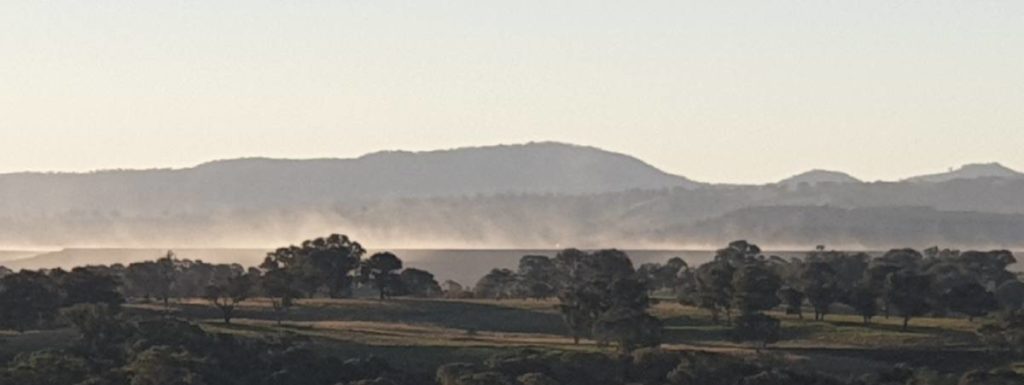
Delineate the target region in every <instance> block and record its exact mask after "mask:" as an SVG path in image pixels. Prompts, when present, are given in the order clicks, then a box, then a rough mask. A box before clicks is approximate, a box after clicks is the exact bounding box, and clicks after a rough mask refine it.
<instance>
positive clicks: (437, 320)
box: [140, 299, 565, 334]
mask: <svg viewBox="0 0 1024 385" xmlns="http://www.w3.org/2000/svg"><path fill="white" fill-rule="evenodd" d="M177 310H178V315H179V316H182V317H185V318H192V319H215V318H219V317H220V311H219V310H217V309H215V308H213V307H211V306H207V305H202V304H182V305H180V306H179V308H178V309H177ZM140 311H143V312H144V311H145V310H140ZM234 318H237V319H253V320H263V321H274V320H276V315H275V314H274V313H273V311H271V310H270V309H269V308H262V307H249V306H243V307H239V308H238V309H237V310H236V311H235V314H234ZM284 318H285V320H287V321H293V322H317V321H363V322H392V323H408V324H426V325H434V326H440V327H445V328H452V329H464V330H476V331H491V332H504V333H543V334H564V333H565V326H564V324H563V323H562V319H561V317H560V316H559V315H558V314H555V313H546V312H540V311H532V310H526V309H519V308H514V307H506V306H501V305H500V304H482V303H473V302H458V301H435V300H416V299H394V300H388V301H383V302H375V301H365V300H352V301H347V300H337V301H330V302H313V303H302V304H299V305H298V306H295V307H293V308H291V309H290V310H289V311H288V313H287V314H286V315H285V317H284Z"/></svg>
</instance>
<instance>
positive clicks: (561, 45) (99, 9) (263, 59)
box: [0, 0, 1024, 183]
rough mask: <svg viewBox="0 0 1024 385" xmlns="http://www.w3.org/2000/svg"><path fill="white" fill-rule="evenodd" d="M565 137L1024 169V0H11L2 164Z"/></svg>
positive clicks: (766, 176)
mask: <svg viewBox="0 0 1024 385" xmlns="http://www.w3.org/2000/svg"><path fill="white" fill-rule="evenodd" d="M547 140H553V141H562V142H570V143H576V144H583V145H591V146H597V147H601V148H605V149H608V150H613V151H617V152H623V153H628V154H630V155H633V156H636V157H639V158H641V159H643V160H645V161H647V162H649V163H651V164H653V165H654V166H657V167H659V168H661V169H663V170H665V171H668V172H671V173H675V174H679V175H684V176H687V177H689V178H691V179H695V180H699V181H706V182H723V183H763V182H770V181H775V180H778V179H781V178H784V177H786V176H789V175H792V174H796V173H798V172H802V171H806V170H808V169H812V168H820V169H836V170H842V171H846V172H849V173H851V174H853V175H854V176H857V177H860V178H862V179H866V180H891V179H899V178H902V177H906V176H910V175H916V174H922V173H931V172H941V171H945V170H946V169H948V168H949V167H952V166H957V165H960V164H964V163H971V162H992V161H997V162H1001V163H1003V164H1004V165H1006V166H1009V167H1012V168H1015V169H1018V170H1024V148H1022V147H1024V1H1019V0H1005V1H995V0H972V1H962V0H960V1H948V0H928V1H909V0H863V1H831V0H807V1H781V0H780V1H765V0H748V1H738V0H737V1H684V0H672V1H615V2H610V1H597V0H586V1H575V0H564V1H550V0H548V1H534V0H517V1H484V0H466V1H443V0H437V1H422V0H420V1H387V0H357V1H340V0H330V1H327V0H305V1H280V0H274V1H271V0H247V1H226V0H189V1H180V0H161V1H157V0H141V1H111V0H90V1H81V0H52V1H39V0H4V1H2V2H0V172H14V171H26V170H32V171H53V170H60V171H88V170H96V169H110V168H152V167H187V166H192V165H195V164H198V163H202V162H204V161H208V160H214V159H224V158H234V157H243V156H270V157H286V158H316V157H354V156H359V155H362V154H364V153H368V152H374V151H378V150H386V149H404V150H430V149H442V148H453V147H461V146H479V145H490V144H499V143H522V142H528V141H547Z"/></svg>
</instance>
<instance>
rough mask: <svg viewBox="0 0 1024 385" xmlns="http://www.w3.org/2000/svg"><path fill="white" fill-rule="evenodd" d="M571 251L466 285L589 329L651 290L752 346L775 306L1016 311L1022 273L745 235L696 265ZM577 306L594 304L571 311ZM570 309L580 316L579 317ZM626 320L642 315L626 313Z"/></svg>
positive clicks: (788, 309)
mask: <svg viewBox="0 0 1024 385" xmlns="http://www.w3.org/2000/svg"><path fill="white" fill-rule="evenodd" d="M581 255H588V254H587V253H584V252H581V251H579V250H574V249H569V250H564V251H562V252H560V253H558V254H557V255H556V256H555V257H554V258H549V257H546V256H539V255H528V256H524V257H522V259H521V260H520V263H519V266H518V269H517V270H515V271H513V270H510V269H494V270H492V271H491V272H489V273H488V274H486V275H485V276H484V277H483V278H481V279H480V280H479V281H478V282H477V284H476V286H475V287H474V292H473V295H474V296H476V297H480V298H493V299H504V298H523V299H543V298H558V299H559V300H560V303H561V305H560V308H561V309H562V311H563V316H564V318H565V319H566V324H567V325H568V328H569V330H570V333H572V334H573V336H574V337H580V336H586V335H590V334H593V331H594V326H595V324H594V323H593V320H595V319H599V318H600V316H598V315H595V314H599V313H601V312H603V311H606V310H608V309H609V306H610V305H607V304H611V303H617V302H616V301H619V300H620V299H622V300H623V301H624V302H625V303H634V304H646V303H649V302H650V296H651V295H652V294H653V293H660V295H661V296H662V297H664V296H666V295H667V296H669V297H670V298H675V299H676V300H677V301H678V302H679V303H682V304H684V305H691V306H696V307H699V308H702V309H705V310H707V311H708V312H709V313H710V314H711V316H712V319H713V320H714V321H716V322H722V323H725V324H728V325H731V326H732V327H733V337H734V338H735V339H736V340H737V341H756V342H760V343H761V345H762V346H763V345H765V344H768V343H771V342H774V341H776V340H777V339H778V338H779V334H780V333H779V332H780V330H779V328H780V326H779V325H780V321H779V320H778V319H777V318H776V317H773V316H770V315H768V313H769V312H770V311H773V310H776V309H779V310H783V311H784V312H785V313H786V314H789V315H792V316H795V317H798V318H803V317H804V313H805V312H807V313H812V314H813V317H814V319H815V320H825V319H826V317H828V315H829V314H832V313H833V312H834V311H836V309H837V308H838V309H841V310H842V311H844V312H848V313H854V314H858V315H859V316H861V318H862V320H863V322H864V323H865V324H869V323H871V322H872V320H873V319H874V318H875V317H877V316H884V317H886V318H889V317H899V318H900V319H902V324H903V328H904V329H906V328H909V327H910V324H911V320H912V319H913V318H915V317H920V316H925V315H930V316H936V317H947V316H953V315H957V314H959V315H961V316H964V317H967V318H969V319H971V320H973V319H974V318H977V317H983V316H986V315H989V314H990V313H993V312H997V311H998V312H999V314H1000V315H1001V316H1006V315H1010V314H1013V313H1014V312H1020V311H1021V309H1022V305H1024V283H1022V282H1021V281H1020V279H1018V277H1017V275H1016V274H1014V273H1013V272H1010V271H1009V270H1008V267H1009V266H1010V265H1012V264H1014V263H1016V258H1015V257H1014V255H1013V253H1012V252H1010V251H1007V250H993V251H962V252H961V251H959V250H951V249H939V248H937V247H932V248H928V249H925V250H922V251H918V250H914V249H909V248H903V249H893V250H890V251H888V252H885V253H884V254H882V255H879V256H874V257H873V256H872V255H869V254H867V253H863V252H843V251H835V250H826V248H825V247H824V246H819V247H817V248H816V250H814V251H812V252H809V253H807V255H806V256H805V257H803V258H789V259H786V258H781V257H778V256H772V255H766V254H765V253H764V252H763V251H762V250H761V248H760V247H758V246H757V245H755V244H752V243H749V242H747V241H735V242H732V243H730V244H729V245H728V246H727V247H725V248H722V249H719V250H717V251H716V252H715V256H714V258H713V259H712V260H711V261H709V262H707V263H704V264H701V265H700V266H696V267H691V266H689V265H688V264H687V263H686V262H685V261H684V260H682V259H680V258H672V259H670V260H668V261H667V262H666V263H664V264H660V263H646V264H642V265H640V266H639V267H638V268H636V269H635V270H634V269H633V266H632V264H630V263H625V262H623V263H619V264H615V263H611V262H608V261H605V259H607V258H608V257H607V256H608V255H619V257H618V259H619V260H624V261H628V257H626V256H625V254H624V253H621V252H618V251H615V250H604V251H597V252H594V253H593V256H590V257H589V258H593V259H595V260H598V261H596V262H593V264H592V265H593V266H598V267H596V268H591V269H597V271H598V272H585V273H582V274H580V273H576V271H577V270H576V269H578V268H579V266H578V265H576V264H575V262H573V261H576V260H579V259H580V257H579V256H581ZM588 266H589V265H588ZM579 277H586V278H585V279H587V280H590V283H589V285H592V286H595V285H596V287H602V286H601V285H613V284H612V282H616V281H617V282H616V283H614V285H620V286H615V288H614V289H613V290H610V291H607V292H603V293H602V292H601V290H599V289H595V288H594V287H588V286H586V285H581V284H580V278H579ZM626 282H629V283H628V284H627V283H626ZM629 285H639V287H643V288H644V289H645V293H643V294H642V295H641V294H639V293H634V291H633V290H632V289H633V288H632V287H629ZM608 287H610V286H608ZM595 297H602V298H603V301H604V302H603V303H602V304H601V305H594V306H584V305H581V303H583V302H581V300H580V299H579V298H595ZM581 306H583V307H586V308H588V309H596V310H587V311H580V310H578V309H579V308H580V307H581ZM645 306H646V305H637V306H634V308H635V309H643V308H645ZM580 314H590V316H589V317H585V318H583V319H584V321H580V318H581V316H580ZM1004 318H1005V317H1004ZM626 324H628V325H633V326H637V325H647V324H646V323H645V322H640V321H639V320H638V319H636V318H634V319H631V320H630V322H627V323H626ZM647 326H650V327H652V328H653V327H654V325H653V324H652V325H647ZM634 333H639V334H647V335H655V334H657V333H656V332H653V331H639V332H634ZM627 334H628V333H627ZM636 338H639V337H636ZM1022 341H1024V340H1022ZM626 345H630V344H628V343H627V344H626Z"/></svg>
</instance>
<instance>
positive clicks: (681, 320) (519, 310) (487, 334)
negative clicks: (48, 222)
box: [133, 299, 1001, 375]
mask: <svg viewBox="0 0 1024 385" xmlns="http://www.w3.org/2000/svg"><path fill="white" fill-rule="evenodd" d="M555 304H556V303H555V302H554V301H534V300H506V301H491V300H440V299H437V300H432V299H396V300H389V301H383V302H382V301H377V300H364V299H351V300H304V301H300V302H299V303H298V305H297V306H296V307H295V308H293V309H292V310H291V311H290V312H289V313H288V314H287V316H286V321H285V322H284V323H283V324H282V325H277V323H276V321H275V319H274V315H273V314H272V312H271V311H270V307H269V303H268V302H266V301H264V300H254V301H248V302H246V303H244V304H243V306H242V307H241V308H240V309H239V310H238V311H237V315H236V320H235V321H234V322H233V324H232V325H225V324H223V322H222V321H221V320H220V318H219V312H217V311H216V310H215V309H213V308H211V307H210V306H208V305H207V304H206V303H205V302H202V301H199V300H193V301H186V302H183V303H179V304H176V305H175V306H174V311H175V312H176V313H177V314H178V315H179V316H182V317H185V318H189V319H192V320H195V321H198V322H201V323H202V324H203V325H204V327H205V328H207V329H208V330H210V331H215V332H223V333H232V334H238V335H247V336H261V335H262V336H266V335H281V336H284V335H287V336H291V337H295V338H301V339H305V340H308V341H309V342H310V343H311V344H312V345H313V346H316V347H318V348H319V349H323V350H324V351H328V352H332V353H337V354H342V355H346V356H353V355H370V354H372V355H377V356H381V357H384V358H387V359H389V360H391V361H392V362H394V363H395V364H396V365H402V367H414V368H421V369H422V370H423V371H432V370H434V368H436V367H437V365H439V364H442V363H446V362H453V361H469V362H473V361H480V360H482V359H484V358H486V357H487V356H489V355H491V354H493V353H495V352H500V351H502V350H504V349H513V348H522V347H530V348H535V349H559V350H567V349H582V350H599V349H601V348H600V347H598V346H596V345H595V344H594V343H592V342H583V343H581V344H580V345H573V343H572V340H571V339H569V338H567V337H565V336H564V332H565V329H564V326H563V324H562V321H561V318H560V316H559V314H558V313H557V311H556V309H555ZM133 308H134V309H135V310H136V311H158V310H161V308H160V306H156V305H134V306H133ZM652 311H653V313H654V314H655V315H657V316H658V317H659V318H661V319H662V320H663V321H664V323H665V347H666V348H668V349H679V350H706V351H715V352H720V353H727V354H736V355H753V354H756V353H755V351H754V350H753V349H752V347H750V346H748V345H743V344H736V343H733V342H731V341H730V340H729V329H728V327H727V326H725V325H722V324H716V323H714V322H712V319H711V317H710V315H709V314H708V313H707V312H706V311H703V310H700V309H696V308H693V307H685V306H681V305H679V304H675V303H662V304H658V305H656V306H654V308H653V309H652ZM773 315H774V316H776V317H778V318H780V319H782V320H783V324H782V326H783V340H782V341H780V342H779V343H778V344H775V345H773V346H772V347H771V348H769V349H768V350H766V352H762V354H772V355H775V356H777V357H779V358H780V359H784V360H787V361H789V362H790V363H791V364H792V365H799V366H806V367H807V368H813V369H815V370H820V371H828V372H833V373H837V374H849V375H856V374H859V373H863V372H868V371H874V370H877V369H882V368H888V367H891V366H892V365H893V364H895V363H898V362H907V363H910V364H912V365H915V366H925V367H930V368H932V369H934V370H937V371H962V370H969V369H972V368H978V367H985V366H993V365H997V364H1000V363H1001V362H998V360H993V359H992V357H990V356H989V355H988V354H987V353H986V352H985V350H984V349H983V347H982V346H981V344H980V341H979V340H978V337H977V335H976V334H975V332H974V331H975V330H976V329H977V328H978V327H979V326H981V325H982V324H983V322H985V321H984V320H975V321H974V322H969V321H968V320H967V319H961V318H917V319H914V320H912V321H911V327H910V328H909V329H908V330H905V331H904V330H902V328H901V323H902V320H900V319H897V318H890V319H885V318H884V317H878V318H876V319H875V320H874V322H872V323H871V324H870V325H864V324H862V322H861V319H860V317H858V316H854V315H843V314H835V315H829V316H828V317H827V319H826V321H813V320H811V319H803V320H801V319H798V318H796V317H795V316H790V315H784V314H779V313H776V314H773ZM808 318H811V317H810V316H808Z"/></svg>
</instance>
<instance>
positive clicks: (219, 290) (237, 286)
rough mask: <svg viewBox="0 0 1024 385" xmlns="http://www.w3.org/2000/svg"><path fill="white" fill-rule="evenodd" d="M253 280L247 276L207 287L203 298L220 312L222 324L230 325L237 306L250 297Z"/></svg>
mask: <svg viewBox="0 0 1024 385" xmlns="http://www.w3.org/2000/svg"><path fill="white" fill-rule="evenodd" d="M255 278H256V277H252V276H250V275H249V274H243V275H238V276H235V277H231V278H228V280H227V282H224V283H220V284H213V285H210V286H207V287H206V293H205V294H204V295H203V297H204V298H206V300H208V301H210V303H211V304H212V305H213V306H214V307H216V308H217V309H219V310H220V312H221V317H222V318H223V319H224V323H225V324H230V323H231V317H232V315H234V312H235V308H236V307H237V306H238V304H239V303H241V302H242V301H245V300H246V299H248V298H249V296H251V295H252V290H253V282H254V281H255Z"/></svg>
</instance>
